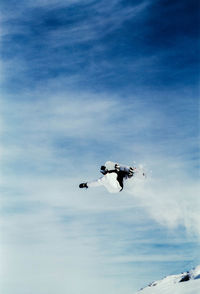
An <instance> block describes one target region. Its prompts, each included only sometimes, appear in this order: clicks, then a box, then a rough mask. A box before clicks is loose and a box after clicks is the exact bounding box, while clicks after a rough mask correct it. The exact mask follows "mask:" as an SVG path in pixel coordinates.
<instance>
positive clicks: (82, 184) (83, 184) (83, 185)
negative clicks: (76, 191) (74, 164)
mask: <svg viewBox="0 0 200 294" xmlns="http://www.w3.org/2000/svg"><path fill="white" fill-rule="evenodd" d="M79 188H86V189H87V188H88V185H87V183H81V184H80V185H79Z"/></svg>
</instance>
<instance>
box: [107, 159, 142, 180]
mask: <svg viewBox="0 0 200 294" xmlns="http://www.w3.org/2000/svg"><path fill="white" fill-rule="evenodd" d="M115 164H118V165H119V166H120V169H121V170H129V168H130V166H127V165H125V164H120V163H117V162H112V161H106V163H105V167H106V168H107V169H108V170H113V169H115ZM131 167H132V168H133V170H134V173H135V174H137V175H140V176H143V177H146V173H145V171H144V168H143V167H142V165H139V166H138V167H137V168H136V167H135V166H134V165H132V166H131Z"/></svg>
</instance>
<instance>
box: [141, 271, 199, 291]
mask: <svg viewBox="0 0 200 294" xmlns="http://www.w3.org/2000/svg"><path fill="white" fill-rule="evenodd" d="M161 293H162V294H200V265H199V266H197V267H196V268H194V269H192V270H191V271H188V272H184V273H181V274H179V275H171V276H167V277H165V278H164V279H163V280H160V281H155V282H153V283H151V284H149V286H147V287H146V288H144V289H141V290H140V291H139V292H138V294H161Z"/></svg>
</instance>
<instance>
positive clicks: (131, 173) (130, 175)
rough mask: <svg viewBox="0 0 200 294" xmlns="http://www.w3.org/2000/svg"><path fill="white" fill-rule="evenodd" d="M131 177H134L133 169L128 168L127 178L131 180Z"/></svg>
mask: <svg viewBox="0 0 200 294" xmlns="http://www.w3.org/2000/svg"><path fill="white" fill-rule="evenodd" d="M133 175H134V169H133V168H132V167H130V168H129V171H128V177H129V178H132V176H133Z"/></svg>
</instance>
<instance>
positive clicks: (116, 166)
mask: <svg viewBox="0 0 200 294" xmlns="http://www.w3.org/2000/svg"><path fill="white" fill-rule="evenodd" d="M115 170H116V172H119V171H120V166H119V164H118V163H116V164H115Z"/></svg>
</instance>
